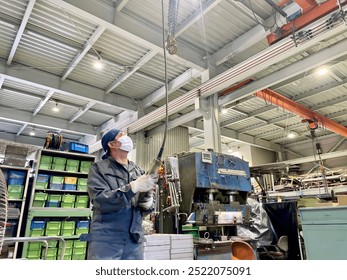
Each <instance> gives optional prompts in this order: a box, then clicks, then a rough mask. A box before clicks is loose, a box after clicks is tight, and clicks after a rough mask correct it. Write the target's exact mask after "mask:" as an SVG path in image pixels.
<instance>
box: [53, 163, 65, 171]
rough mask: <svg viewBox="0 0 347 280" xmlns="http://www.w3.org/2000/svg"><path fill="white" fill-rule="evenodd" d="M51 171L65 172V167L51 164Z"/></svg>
mask: <svg viewBox="0 0 347 280" xmlns="http://www.w3.org/2000/svg"><path fill="white" fill-rule="evenodd" d="M51 169H52V170H55V171H64V170H65V165H64V164H63V165H62V164H56V163H52V167H51Z"/></svg>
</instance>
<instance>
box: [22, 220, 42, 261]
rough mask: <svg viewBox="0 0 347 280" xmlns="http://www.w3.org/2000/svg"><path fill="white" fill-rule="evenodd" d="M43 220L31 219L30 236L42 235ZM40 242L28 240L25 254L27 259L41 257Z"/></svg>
mask: <svg viewBox="0 0 347 280" xmlns="http://www.w3.org/2000/svg"><path fill="white" fill-rule="evenodd" d="M45 224H46V222H45V221H41V220H32V221H31V224H30V236H31V237H38V236H43V234H44V228H45ZM41 247H42V243H41V242H29V243H28V251H27V254H26V258H27V259H29V260H39V259H40V257H41Z"/></svg>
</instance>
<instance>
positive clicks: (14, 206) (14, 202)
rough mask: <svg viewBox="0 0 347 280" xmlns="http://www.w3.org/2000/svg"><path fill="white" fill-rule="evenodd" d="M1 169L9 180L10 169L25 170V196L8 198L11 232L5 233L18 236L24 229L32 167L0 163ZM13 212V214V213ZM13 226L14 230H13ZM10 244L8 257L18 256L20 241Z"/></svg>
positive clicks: (10, 236)
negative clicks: (16, 213)
mask: <svg viewBox="0 0 347 280" xmlns="http://www.w3.org/2000/svg"><path fill="white" fill-rule="evenodd" d="M0 169H1V171H2V172H3V174H4V177H5V180H6V182H7V180H8V174H9V171H11V170H13V171H23V172H24V173H25V179H24V183H23V186H24V187H23V196H22V198H20V199H8V204H9V211H8V219H7V224H8V225H7V228H9V229H10V232H9V233H8V234H6V235H5V238H18V237H20V233H21V230H22V223H23V217H24V209H25V203H26V197H27V192H28V185H29V178H30V168H28V167H20V166H12V165H0ZM16 210H17V211H18V216H17V215H16V216H14V214H15V212H17V211H16ZM11 213H12V214H11ZM12 227H13V229H14V230H13V231H12ZM7 246H8V258H14V259H15V258H16V257H18V246H19V244H18V242H14V243H11V244H7Z"/></svg>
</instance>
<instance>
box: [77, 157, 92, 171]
mask: <svg viewBox="0 0 347 280" xmlns="http://www.w3.org/2000/svg"><path fill="white" fill-rule="evenodd" d="M92 164H93V162H92V161H84V160H82V161H81V165H80V172H81V173H89V169H90V167H91V166H92Z"/></svg>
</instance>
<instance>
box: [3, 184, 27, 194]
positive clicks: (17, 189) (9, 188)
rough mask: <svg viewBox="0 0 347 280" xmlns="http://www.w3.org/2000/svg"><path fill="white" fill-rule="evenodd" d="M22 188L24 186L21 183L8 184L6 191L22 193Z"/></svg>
mask: <svg viewBox="0 0 347 280" xmlns="http://www.w3.org/2000/svg"><path fill="white" fill-rule="evenodd" d="M23 190H24V186H22V185H8V186H7V192H8V193H20V194H22V193H23Z"/></svg>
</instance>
